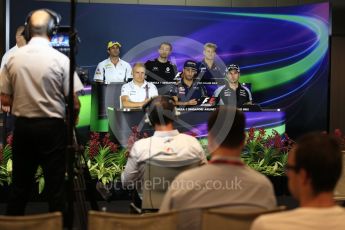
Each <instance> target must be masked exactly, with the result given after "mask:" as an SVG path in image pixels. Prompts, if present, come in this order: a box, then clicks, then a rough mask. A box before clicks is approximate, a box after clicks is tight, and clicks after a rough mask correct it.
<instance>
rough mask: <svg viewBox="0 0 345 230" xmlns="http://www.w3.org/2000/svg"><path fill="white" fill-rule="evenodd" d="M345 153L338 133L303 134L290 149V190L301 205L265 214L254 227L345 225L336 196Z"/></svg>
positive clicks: (312, 229) (313, 229) (301, 229)
mask: <svg viewBox="0 0 345 230" xmlns="http://www.w3.org/2000/svg"><path fill="white" fill-rule="evenodd" d="M342 157H343V156H342V153H341V151H340V146H339V143H338V140H336V139H335V138H334V137H331V136H329V135H327V134H322V133H310V134H307V135H304V136H303V137H301V139H299V140H298V141H297V143H296V145H295V147H294V148H293V149H292V150H291V151H290V153H289V156H288V161H287V165H286V175H287V177H288V185H289V190H290V192H291V194H292V196H294V197H295V198H296V199H297V200H298V201H299V203H300V207H299V208H297V209H294V210H291V211H287V212H281V213H275V214H268V215H262V216H260V217H258V218H257V219H256V220H255V221H254V223H253V225H252V228H251V229H252V230H263V229H267V230H269V229H279V230H285V229H289V230H290V229H294V230H318V229H332V230H340V229H345V221H344V220H345V209H344V208H342V207H340V206H338V205H336V203H335V201H334V199H333V192H334V188H335V186H336V184H337V182H338V180H339V178H340V175H341V169H342V162H343V159H342Z"/></svg>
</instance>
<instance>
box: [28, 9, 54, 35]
mask: <svg viewBox="0 0 345 230" xmlns="http://www.w3.org/2000/svg"><path fill="white" fill-rule="evenodd" d="M39 10H43V11H45V12H47V13H48V14H49V15H50V19H49V21H48V24H47V25H46V26H47V28H46V30H47V31H46V32H47V35H48V37H52V36H53V35H55V34H56V33H57V30H58V29H59V26H60V21H61V15H60V14H58V13H56V12H55V11H53V10H50V9H46V8H44V9H38V10H34V11H31V12H30V13H29V14H28V16H27V17H26V20H25V24H24V27H25V28H24V31H23V35H24V37H25V39H26V40H27V41H29V40H30V39H31V37H32V34H31V30H34V29H36V28H33V27H32V25H31V22H30V19H31V16H32V14H33V13H35V12H36V11H39ZM36 30H37V29H36ZM38 32H41V31H38Z"/></svg>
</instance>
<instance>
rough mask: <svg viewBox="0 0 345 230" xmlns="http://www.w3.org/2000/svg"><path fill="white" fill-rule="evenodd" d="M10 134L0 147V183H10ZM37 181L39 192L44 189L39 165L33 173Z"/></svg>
mask: <svg viewBox="0 0 345 230" xmlns="http://www.w3.org/2000/svg"><path fill="white" fill-rule="evenodd" d="M12 138H13V137H12V135H9V136H8V138H7V140H6V141H7V143H6V145H5V146H4V147H1V148H0V185H1V186H3V185H5V184H7V185H10V184H11V183H12V159H11V158H12ZM35 179H36V182H38V192H39V193H40V194H41V193H42V192H43V189H44V177H43V171H42V168H41V166H38V168H37V172H36V174H35Z"/></svg>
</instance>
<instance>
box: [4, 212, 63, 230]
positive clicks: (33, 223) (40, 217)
mask: <svg viewBox="0 0 345 230" xmlns="http://www.w3.org/2000/svg"><path fill="white" fill-rule="evenodd" d="M0 229H1V230H23V229H25V230H46V229H49V230H62V229H63V227H62V214H61V213H60V212H52V213H45V214H37V215H27V216H0Z"/></svg>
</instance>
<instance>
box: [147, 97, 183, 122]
mask: <svg viewBox="0 0 345 230" xmlns="http://www.w3.org/2000/svg"><path fill="white" fill-rule="evenodd" d="M143 109H144V111H145V122H146V123H148V124H149V125H151V126H153V125H154V124H156V123H161V120H163V122H165V121H166V119H170V120H172V121H175V120H176V119H177V117H178V116H179V115H180V112H178V111H177V110H176V108H175V101H174V99H173V98H172V97H171V96H168V95H161V96H157V97H153V98H152V99H151V100H150V101H149V102H148V103H146V104H145V105H144V106H143Z"/></svg>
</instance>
